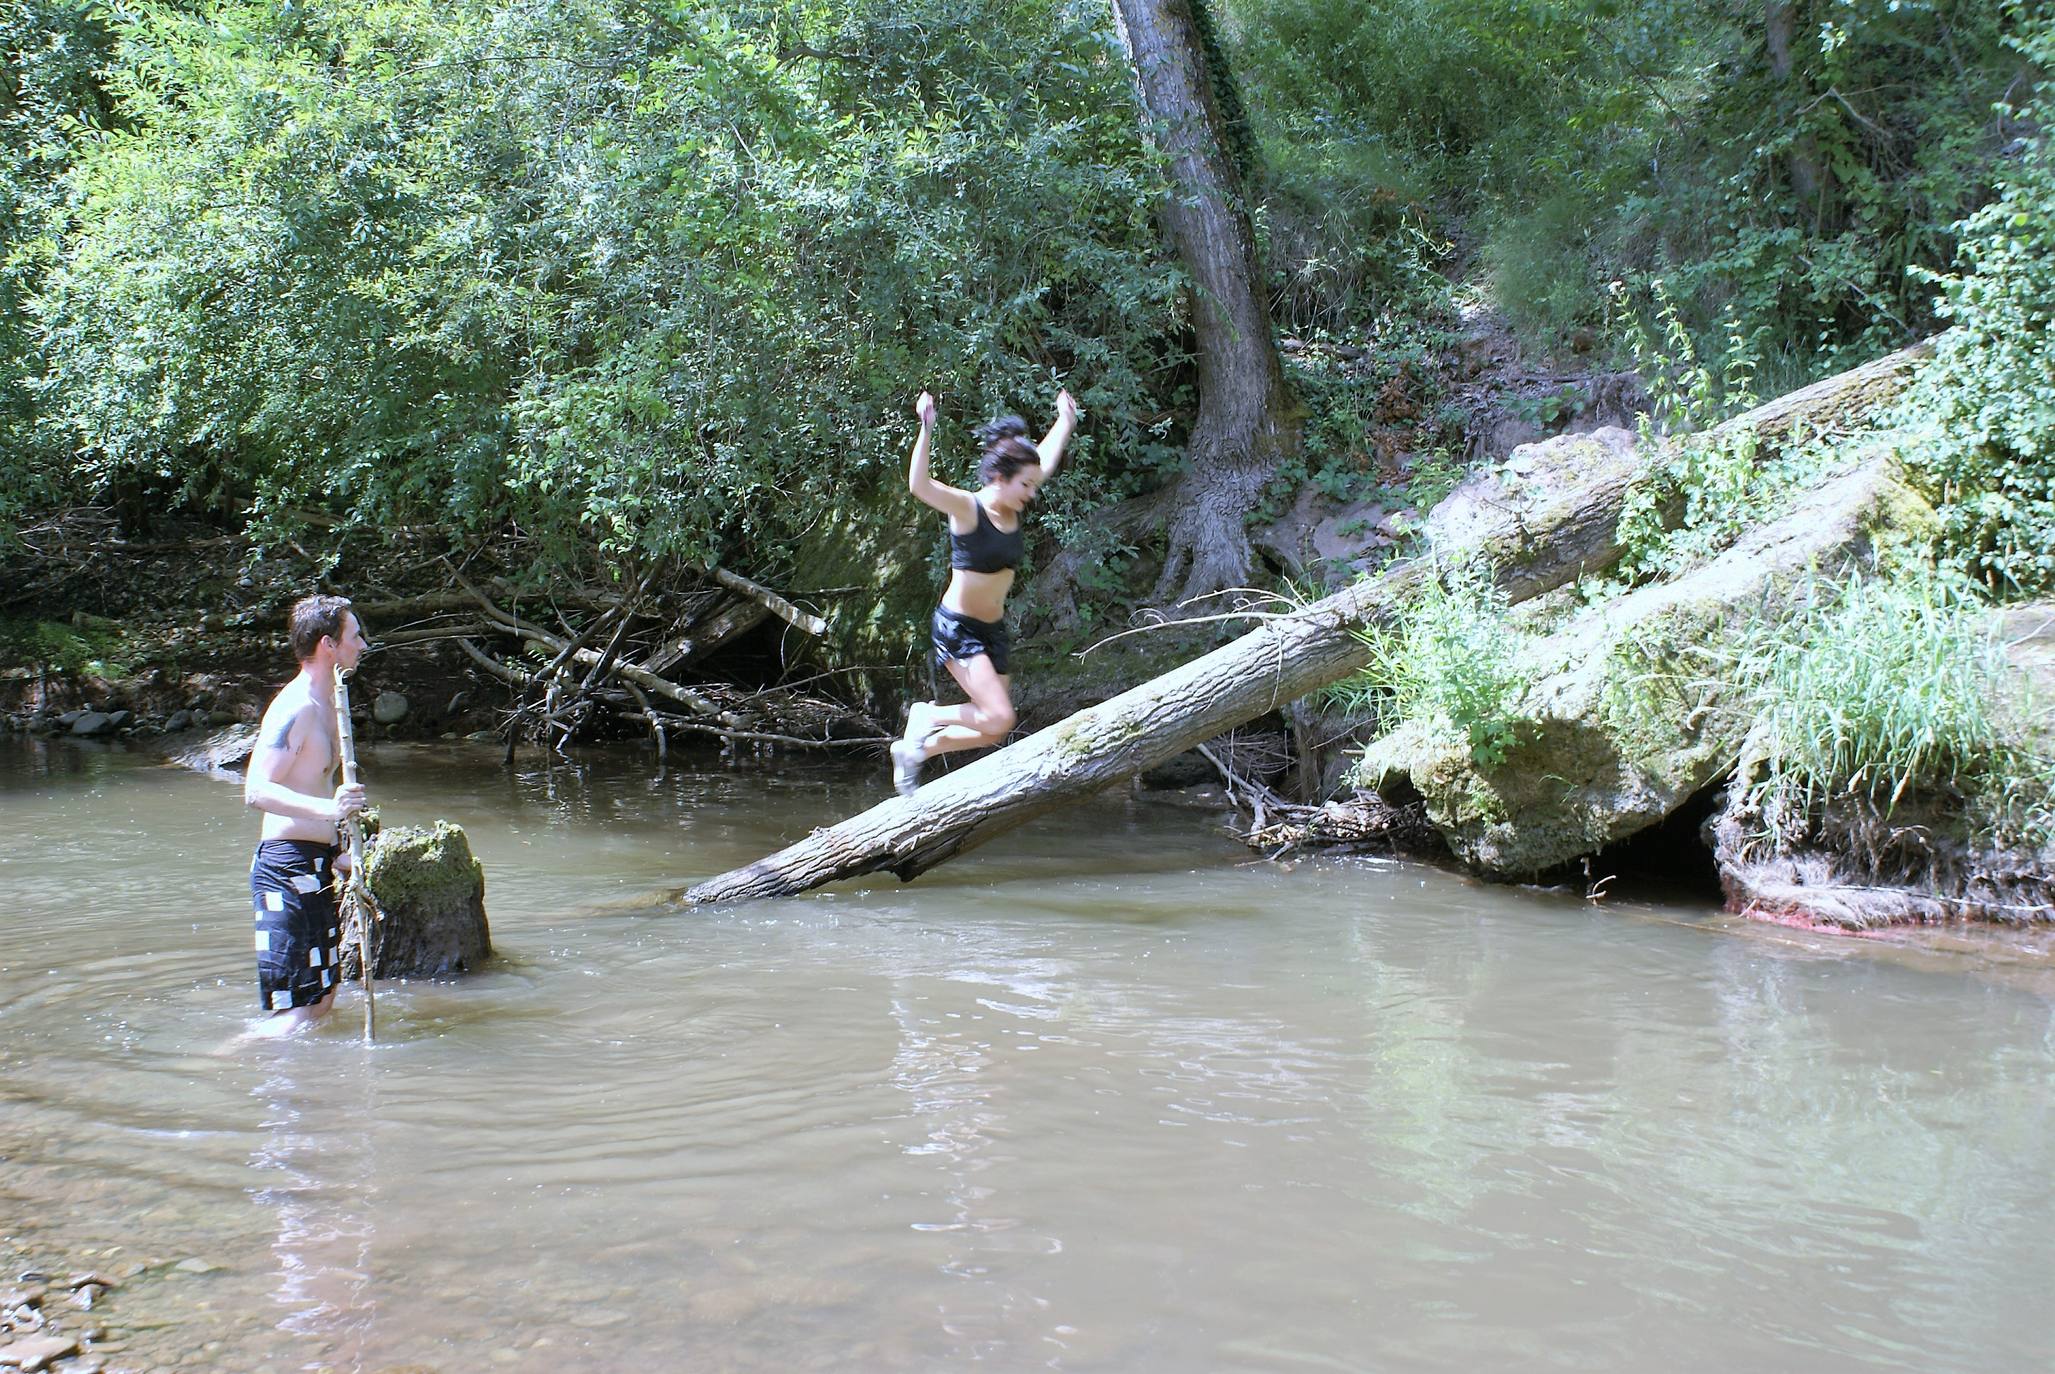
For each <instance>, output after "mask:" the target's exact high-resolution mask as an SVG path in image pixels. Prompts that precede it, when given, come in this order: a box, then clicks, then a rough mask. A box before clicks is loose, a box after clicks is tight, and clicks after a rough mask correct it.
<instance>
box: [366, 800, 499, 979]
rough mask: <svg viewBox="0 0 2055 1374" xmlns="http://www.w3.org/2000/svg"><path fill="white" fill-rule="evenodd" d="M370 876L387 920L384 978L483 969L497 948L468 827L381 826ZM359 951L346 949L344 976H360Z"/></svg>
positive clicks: (377, 970) (381, 961)
mask: <svg viewBox="0 0 2055 1374" xmlns="http://www.w3.org/2000/svg"><path fill="white" fill-rule="evenodd" d="M364 879H365V883H366V885H367V886H369V887H370V889H371V895H372V896H373V897H374V898H376V899H377V902H378V905H379V907H380V909H381V910H382V911H383V912H384V913H385V919H384V920H383V921H380V922H379V923H378V932H377V935H376V936H375V937H374V938H375V941H376V948H377V951H378V960H377V963H376V965H375V966H374V967H373V968H372V970H371V972H372V974H373V976H374V977H378V978H420V977H431V978H432V977H448V976H450V975H452V974H458V973H469V972H472V971H474V970H476V969H477V968H478V967H479V965H480V964H482V963H483V962H484V961H485V958H486V956H487V955H489V954H491V953H492V932H491V931H490V930H489V929H488V928H487V926H486V923H485V869H484V866H483V865H481V864H480V863H479V862H478V860H476V859H475V858H473V857H472V856H471V842H470V840H469V839H467V838H466V837H465V835H464V831H463V827H461V826H457V825H452V824H450V823H449V822H448V821H437V822H436V823H435V827H434V828H433V829H423V828H421V827H419V826H394V827H390V828H387V829H385V830H381V831H380V832H379V833H378V837H377V840H376V842H375V843H374V844H373V845H372V846H371V848H370V851H369V852H368V853H367V855H366V856H365V859H364ZM359 963H360V960H359V958H358V954H357V951H356V950H355V949H350V950H347V951H345V953H344V955H343V961H342V970H343V976H344V977H345V978H355V977H357V976H358V971H359V969H358V966H359Z"/></svg>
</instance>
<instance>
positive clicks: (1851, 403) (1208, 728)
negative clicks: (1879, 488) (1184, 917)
mask: <svg viewBox="0 0 2055 1374" xmlns="http://www.w3.org/2000/svg"><path fill="white" fill-rule="evenodd" d="M1927 351H1928V350H1927V348H1926V347H1925V346H1924V345H1922V346H1920V347H1918V348H1913V349H1906V350H1904V351H1902V352H1899V353H1895V354H1892V355H1891V356H1890V357H1888V358H1884V359H1881V360H1879V361H1878V362H1874V363H1869V364H1866V365H1864V366H1863V367H1860V368H1856V369H1854V370H1853V371H1850V372H1846V373H1843V374H1841V375H1840V376H1838V377H1833V378H1829V379H1828V380H1827V381H1824V382H1820V383H1817V384H1815V385H1813V386H1810V387H1807V388H1806V389H1805V390H1803V391H1800V392H1794V393H1793V394H1792V395H1790V396H1786V397H1782V398H1780V399H1778V400H1776V401H1772V402H1770V403H1769V404H1768V405H1765V406H1762V407H1759V408H1758V409H1756V410H1753V411H1750V412H1748V413H1747V414H1746V415H1742V416H1738V417H1736V418H1735V419H1733V420H1729V421H1727V422H1726V423H1725V424H1724V425H1722V426H1720V430H1721V431H1724V430H1730V429H1738V428H1744V427H1745V428H1748V429H1753V430H1755V431H1756V432H1758V433H1760V434H1763V435H1765V436H1775V435H1779V434H1783V433H1788V432H1789V431H1790V430H1791V429H1792V427H1793V426H1795V425H1798V424H1801V423H1804V424H1807V425H1809V426H1811V427H1813V428H1818V427H1820V426H1822V425H1825V424H1831V423H1835V422H1837V421H1843V420H1845V419H1846V418H1847V417H1848V416H1849V415H1850V414H1852V413H1856V412H1859V411H1864V410H1869V409H1873V408H1875V407H1877V406H1880V405H1882V404H1884V403H1886V402H1887V401H1888V400H1889V399H1890V398H1891V397H1892V396H1893V395H1895V394H1896V392H1897V390H1898V389H1899V388H1900V387H1901V386H1902V385H1903V383H1904V379H1905V378H1906V377H1907V376H1908V375H1909V373H1910V371H1911V366H1912V364H1913V362H1914V361H1916V360H1917V359H1918V358H1920V357H1923V356H1924V355H1925V353H1926V352H1927ZM1718 432H1719V431H1715V434H1717V433H1718ZM1655 461H1656V459H1655V458H1653V457H1652V456H1651V455H1650V454H1648V453H1647V452H1645V451H1644V450H1643V449H1641V448H1638V447H1636V446H1635V445H1634V444H1633V443H1632V442H1630V441H1628V438H1627V436H1626V435H1625V434H1624V433H1623V432H1620V431H1613V432H1612V433H1611V434H1604V433H1601V434H1598V435H1567V436H1562V437H1559V438H1556V439H1551V440H1548V441H1547V442H1545V443H1542V444H1535V445H1530V446H1528V447H1527V448H1524V449H1519V450H1516V451H1515V452H1514V454H1513V455H1512V456H1511V457H1510V458H1509V459H1508V461H1507V462H1506V463H1504V464H1501V465H1498V466H1496V467H1494V468H1491V469H1488V470H1486V471H1483V472H1479V473H1476V474H1473V475H1472V476H1471V477H1470V478H1469V480H1467V481H1466V482H1464V483H1463V485H1462V486H1460V487H1458V488H1457V489H1456V490H1455V491H1454V492H1453V493H1451V494H1450V496H1449V498H1448V499H1447V500H1446V501H1444V502H1442V504H1441V505H1440V506H1437V507H1436V508H1435V510H1434V512H1433V514H1432V515H1430V516H1429V517H1428V519H1427V522H1426V530H1425V533H1426V535H1427V539H1428V543H1429V546H1430V547H1432V548H1434V549H1435V550H1437V551H1439V552H1443V553H1450V554H1453V553H1462V554H1465V555H1467V556H1469V557H1471V558H1474V559H1477V560H1479V561H1480V562H1481V563H1482V564H1483V565H1484V566H1485V567H1487V568H1488V569H1489V570H1490V571H1491V572H1492V574H1493V575H1494V576H1495V577H1496V578H1498V579H1499V581H1500V583H1501V585H1502V586H1503V587H1504V588H1505V590H1506V595H1507V598H1508V600H1509V601H1513V602H1518V601H1524V600H1526V599H1528V598H1530V597H1534V596H1538V595H1540V594H1541V593H1543V592H1545V591H1548V590H1551V589H1552V588H1555V587H1559V586H1562V585H1564V584H1566V583H1568V582H1571V581H1573V580H1575V579H1576V578H1578V577H1580V576H1582V575H1584V574H1585V573H1589V572H1597V571H1600V570H1602V569H1604V568H1606V567H1608V566H1610V565H1611V564H1612V563H1613V562H1614V561H1615V560H1617V559H1618V557H1619V556H1620V552H1621V550H1620V546H1619V543H1618V534H1617V531H1618V527H1619V516H1620V511H1621V508H1622V505H1623V503H1624V502H1625V500H1626V496H1627V492H1628V490H1629V488H1630V487H1631V486H1632V485H1633V484H1634V482H1635V481H1636V480H1638V479H1639V478H1641V477H1642V476H1644V475H1645V474H1646V473H1647V472H1648V471H1649V470H1650V469H1651V468H1652V466H1653V465H1654V463H1655ZM1433 575H1434V569H1433V565H1432V564H1431V563H1428V562H1422V561H1414V562H1407V563H1402V564H1399V565H1398V566H1396V567H1394V568H1392V569H1391V570H1390V571H1388V572H1386V573H1384V574H1382V575H1381V576H1378V577H1374V578H1368V579H1366V580H1364V581H1362V582H1359V583H1357V584H1356V585H1355V586H1353V587H1350V588H1347V589H1346V590H1344V591H1340V592H1337V593H1335V594H1334V595H1333V596H1330V597H1327V598H1325V599H1324V600H1321V601H1317V602H1315V603H1313V604H1312V605H1310V606H1307V607H1305V608H1303V609H1301V610H1299V611H1295V612H1293V613H1291V614H1288V615H1280V616H1278V617H1276V618H1274V619H1271V620H1269V621H1266V622H1265V623H1264V624H1263V625H1262V626H1261V628H1259V629H1256V630H1254V631H1252V632H1250V633H1249V634H1246V635H1244V636H1242V637H1241V638H1240V639H1237V640H1235V641H1234V642H1233V643H1231V644H1227V645H1223V646H1222V647H1221V648H1218V649H1215V650H1214V651H1213V652H1212V653H1210V654H1207V655H1205V656H1204V657H1201V658H1198V659H1195V660H1193V661H1192V662H1190V663H1187V664H1185V665H1184V666H1182V667H1180V668H1176V669H1174V670H1172V671H1171V672H1168V673H1165V674H1164V675H1162V676H1161V677H1158V678H1155V679H1152V680H1151V681H1149V682H1146V683H1143V684H1142V685H1141V686H1139V687H1135V688H1132V689H1130V690H1129V691H1126V692H1123V693H1121V694H1120V695H1119V696H1117V697H1114V698H1112V699H1111V700H1109V701H1104V702H1101V703H1100V704H1099V705H1097V706H1093V707H1089V708H1088V709H1086V710H1083V711H1080V712H1078V713H1077V714H1076V715H1073V716H1070V717H1068V718H1067V719H1065V720H1062V721H1059V722H1058V723H1056V724H1055V725H1052V726H1049V727H1048V728H1047V729H1044V730H1040V731H1037V732H1036V733H1035V734H1033V735H1030V736H1028V737H1027V738H1026V739H1024V740H1021V741H1020V742H1019V743H1017V744H1013V745H1010V746H1008V747H1007V748H1005V749H1001V750H998V751H996V752H994V753H991V754H988V755H986V756H985V757H983V758H981V759H978V760H977V761H976V762H974V763H972V764H970V765H969V766H967V767H964V768H960V769H957V770H956V771H955V772H953V773H950V774H949V775H947V776H945V777H943V778H940V779H938V780H937V781H935V782H932V783H930V784H928V785H927V786H925V787H922V788H920V789H919V790H918V791H916V792H915V793H914V794H913V795H912V796H910V797H893V798H891V799H889V800H887V801H884V802H881V803H879V804H878V805H877V806H874V807H872V808H871V809H870V810H868V811H866V812H864V813H863V814H861V815H858V816H854V817H851V818H850V819H848V820H845V821H842V822H841V823H839V824H837V825H832V826H826V827H823V828H821V829H818V830H815V831H813V832H812V833H811V834H809V835H807V836H806V837H805V838H804V839H801V840H799V841H797V842H795V843H793V844H790V845H787V846H786V847H785V848H784V849H782V850H779V851H778V852H777V853H775V854H772V855H770V856H769V857H767V858H764V859H759V860H758V861H757V862H755V863H752V864H749V865H746V866H744V867H742V868H737V869H732V870H730V871H729V872H726V873H723V874H720V875H718V876H716V877H713V878H710V879H708V880H706V881H705V882H702V883H700V884H699V885H698V886H696V887H693V888H691V889H690V890H688V891H686V892H685V893H684V894H683V900H684V901H685V902H686V903H687V904H688V905H699V904H703V903H709V902H727V901H742V900H748V899H752V898H757V897H776V896H789V895H791V894H793V893H798V892H805V891H807V890H808V889H810V888H815V887H819V886H821V885H822V884H824V883H830V882H835V881H838V880H840V879H844V878H854V877H860V876H862V875H864V874H869V873H879V872H890V873H894V874H897V875H898V876H899V877H900V878H901V879H902V880H906V879H911V878H914V877H916V876H917V875H919V874H921V873H924V872H926V871H927V870H928V869H930V868H933V867H934V866H935V865H937V864H939V863H943V862H945V861H946V860H948V859H951V858H954V857H955V856H956V855H958V854H961V853H963V852H964V851H966V850H968V849H972V848H974V847H976V846H977V845H979V844H982V843H984V842H985V841H986V840H988V839H991V838H992V837H993V836H994V835H997V834H1000V833H1002V832H1003V831H1006V830H1010V829H1012V828H1013V827H1014V826H1016V825H1019V824H1020V823H1021V822H1023V821H1026V820H1029V819H1031V818H1033V817H1035V816H1037V815H1040V814H1042V813H1043V812H1045V811H1049V810H1051V809H1053V808H1055V807H1058V806H1062V805H1065V804H1067V803H1070V802H1073V801H1077V800H1080V799H1082V798H1084V797H1086V796H1089V795H1091V794H1092V793H1094V792H1098V791H1101V790H1103V789H1105V788H1107V787H1109V786H1112V785H1114V784H1116V783H1119V782H1123V781H1125V780H1126V779H1128V778H1130V777H1133V776H1134V775H1135V774H1136V773H1139V772H1141V771H1142V770H1144V769H1147V768H1151V767H1154V766H1155V765H1156V764H1158V763H1161V762H1163V761H1164V760H1166V759H1169V758H1172V757H1174V756H1176V755H1178V754H1180V753H1183V752H1184V751H1185V750H1187V749H1190V748H1192V747H1193V746H1194V745H1197V744H1200V743H1202V742H1204V741H1205V740H1208V739H1211V738H1213V737H1214V736H1215V735H1219V734H1221V733H1223V732H1225V731H1227V730H1230V729H1232V728H1234V727H1235V726H1237V725H1241V724H1244V723H1246V722H1248V721H1251V720H1254V719H1255V718H1256V717H1258V716H1261V715H1265V714H1267V713H1268V712H1271V711H1274V710H1276V709H1277V708H1279V707H1280V706H1283V705H1284V704H1285V703H1287V702H1290V701H1292V700H1294V699H1296V698H1297V697H1300V696H1303V695H1304V694H1305V693H1307V692H1311V691H1315V690H1317V689H1318V688H1321V687H1324V686H1326V685H1328V684H1329V683H1332V682H1337V681H1339V680H1340V679H1342V678H1344V677H1346V676H1348V675H1349V674H1350V673H1353V672H1355V671H1357V670H1358V669H1360V668H1361V667H1363V665H1364V664H1365V663H1366V662H1367V661H1368V659H1369V655H1370V651H1369V648H1368V646H1367V645H1365V644H1364V642H1363V640H1362V639H1361V637H1360V635H1359V632H1360V631H1362V630H1364V629H1367V628H1371V627H1374V626H1378V625H1382V624H1386V623H1388V622H1389V620H1390V618H1391V617H1392V615H1393V614H1394V613H1395V612H1396V611H1397V610H1398V609H1399V608H1400V607H1402V606H1403V605H1404V604H1405V603H1406V601H1407V600H1408V598H1409V597H1410V596H1411V594H1412V593H1413V591H1414V589H1415V588H1417V587H1418V586H1419V585H1420V584H1421V582H1422V581H1423V580H1424V579H1426V578H1428V577H1431V576H1433Z"/></svg>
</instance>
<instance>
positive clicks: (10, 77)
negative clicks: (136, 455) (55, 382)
mask: <svg viewBox="0 0 2055 1374" xmlns="http://www.w3.org/2000/svg"><path fill="white" fill-rule="evenodd" d="M106 58H107V38H106V34H105V32H104V31H103V30H102V29H101V28H100V26H99V24H98V22H97V21H96V20H95V19H94V17H93V15H92V6H90V5H89V4H87V3H84V0H17V3H11V4H9V5H8V6H6V7H5V8H4V9H0V540H4V539H5V536H6V535H7V533H8V531H9V530H10V529H11V528H12V526H13V522H14V521H15V520H16V519H17V518H19V517H20V516H21V515H22V514H24V513H26V512H28V511H32V510H34V509H36V508H38V507H40V506H42V505H45V504H47V503H48V502H49V501H50V500H51V499H53V498H54V497H55V496H56V495H57V492H58V487H59V485H60V484H59V483H57V482H55V481H53V477H55V476H56V473H55V471H54V469H55V466H56V464H57V463H58V462H59V461H60V459H59V453H60V452H61V450H60V449H58V448H57V446H56V445H55V444H54V443H53V442H52V440H51V438H50V436H48V435H45V434H39V433H38V432H37V427H36V424H35V419H36V413H37V410H36V405H35V401H34V390H33V388H34V385H35V383H36V381H37V380H38V378H39V377H40V374H41V371H42V368H41V350H40V349H39V347H38V346H37V343H36V339H35V336H34V332H33V330H32V328H31V320H30V316H29V304H30V302H31V301H32V300H33V299H34V297H35V295H36V292H37V290H38V288H39V287H40V285H41V283H42V274H43V269H44V267H45V265H46V264H47V262H48V260H49V256H50V253H51V250H52V243H51V238H50V230H51V229H52V227H53V217H54V216H55V215H56V213H57V211H58V209H59V207H60V205H61V203H62V200H63V178H64V174H65V172H66V170H67V169H68V168H69V166H70V164H71V160H72V152H73V149H74V148H75V147H76V145H77V144H78V142H79V140H81V139H82V138H84V137H86V136H87V135H88V134H90V133H91V132H92V131H93V130H94V129H96V128H99V127H101V126H103V125H104V124H105V123H106V122H107V118H108V110H107V107H106V102H105V101H104V99H103V97H102V93H101V90H100V86H99V80H98V78H99V73H100V69H101V67H102V65H103V64H104V63H105V61H106Z"/></svg>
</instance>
